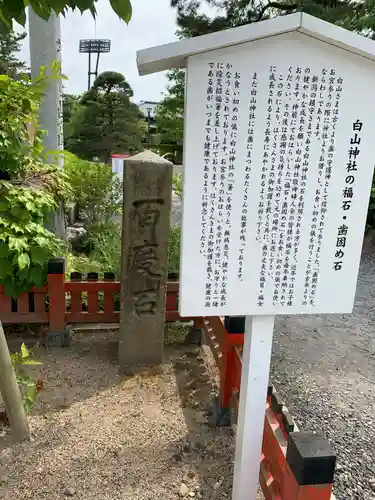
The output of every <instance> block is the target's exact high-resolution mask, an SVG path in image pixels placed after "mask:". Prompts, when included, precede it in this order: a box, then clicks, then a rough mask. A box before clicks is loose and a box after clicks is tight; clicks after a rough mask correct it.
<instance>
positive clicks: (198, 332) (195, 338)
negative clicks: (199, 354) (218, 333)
mask: <svg viewBox="0 0 375 500" xmlns="http://www.w3.org/2000/svg"><path fill="white" fill-rule="evenodd" d="M185 343H186V344H196V345H202V329H201V328H195V326H192V327H190V329H189V331H188V333H187V335H186V338H185Z"/></svg>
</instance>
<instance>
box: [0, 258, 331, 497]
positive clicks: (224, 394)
mask: <svg viewBox="0 0 375 500" xmlns="http://www.w3.org/2000/svg"><path fill="white" fill-rule="evenodd" d="M48 271H49V272H48V282H47V285H46V286H44V287H42V288H39V289H35V288H33V289H32V290H31V291H30V292H28V293H23V294H21V295H20V296H19V297H18V298H17V299H16V300H14V299H12V298H10V297H8V296H6V295H5V294H4V291H3V289H2V287H1V286H0V320H1V321H2V323H3V324H33V323H34V324H35V323H38V324H46V325H49V331H50V332H51V333H62V332H64V331H65V329H66V326H67V325H68V324H72V323H118V322H119V316H120V312H119V295H120V282H118V281H115V280H114V276H113V274H111V273H106V274H105V275H104V279H103V280H99V276H98V275H97V274H95V273H89V274H88V275H87V276H85V279H84V278H83V276H82V275H81V274H79V273H72V275H71V276H70V280H66V279H65V274H64V262H63V260H57V261H54V262H51V263H50V264H49V269H48ZM189 319H192V318H180V316H179V314H178V283H177V282H171V283H168V287H167V297H166V321H170V322H172V321H178V320H185V321H187V320H189ZM194 323H195V327H197V328H203V330H204V331H205V334H206V338H207V340H208V341H209V343H210V345H211V349H212V352H213V355H214V357H215V359H216V362H217V366H218V368H219V372H220V399H219V409H221V410H222V411H227V412H228V415H230V414H232V415H234V416H236V414H237V409H238V396H239V391H240V382H241V369H242V346H243V340H244V335H243V333H239V334H233V333H228V331H227V330H226V328H225V327H224V324H223V321H222V320H221V319H220V318H218V317H213V318H194ZM233 420H235V418H234V419H232V421H233ZM296 430H297V428H296V426H295V424H294V422H293V420H292V419H291V417H290V415H289V413H288V411H287V410H286V408H285V407H284V405H283V403H282V402H280V400H279V398H278V396H277V394H276V393H275V391H274V389H273V388H271V387H270V388H269V391H268V397H267V402H266V409H265V424H264V434H263V445H262V456H261V469H260V478H259V481H260V484H261V486H262V490H263V493H264V496H265V498H266V500H271V499H273V500H318V499H319V500H332V499H333V498H334V497H333V495H332V496H331V492H332V481H333V472H334V465H335V456H334V454H333V452H332V450H331V448H330V446H329V443H328V442H327V441H326V440H325V439H324V438H322V437H321V436H318V435H315V434H312V433H304V432H293V431H296Z"/></svg>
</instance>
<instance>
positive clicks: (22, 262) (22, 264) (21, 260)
mask: <svg viewBox="0 0 375 500" xmlns="http://www.w3.org/2000/svg"><path fill="white" fill-rule="evenodd" d="M17 261H18V266H19V268H20V269H21V270H22V269H25V268H27V267H30V257H29V255H28V254H27V253H21V254H20V255H19V256H18V259H17Z"/></svg>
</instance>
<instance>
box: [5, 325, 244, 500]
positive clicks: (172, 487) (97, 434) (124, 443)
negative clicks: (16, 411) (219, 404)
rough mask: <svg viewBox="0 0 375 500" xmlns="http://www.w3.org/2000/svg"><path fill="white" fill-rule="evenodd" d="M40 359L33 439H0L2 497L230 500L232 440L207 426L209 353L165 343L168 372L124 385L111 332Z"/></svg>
mask: <svg viewBox="0 0 375 500" xmlns="http://www.w3.org/2000/svg"><path fill="white" fill-rule="evenodd" d="M111 336H112V337H111ZM36 354H37V356H39V358H40V359H41V360H42V361H43V363H44V365H43V368H42V378H43V380H44V383H45V390H44V392H43V393H42V396H41V398H40V400H39V402H38V404H37V406H36V408H35V409H34V411H33V413H32V415H31V417H30V423H31V427H32V434H33V441H32V443H31V444H24V445H18V446H9V447H7V446H6V445H4V439H5V438H4V439H3V443H2V444H3V448H2V449H0V464H1V466H0V498H2V499H4V500H11V499H14V498H19V499H22V500H29V499H32V500H43V499H48V500H57V499H63V498H67V497H74V498H76V499H77V500H78V499H81V500H90V499H95V500H109V499H111V500H120V499H125V498H133V499H136V500H154V499H160V500H168V499H175V498H181V496H182V494H184V496H185V497H186V498H194V497H195V498H204V499H213V500H215V499H229V498H230V490H231V482H232V461H233V451H234V448H233V435H232V431H231V430H230V429H214V428H211V427H210V426H209V425H207V421H208V419H207V411H208V410H209V408H210V402H211V395H212V393H213V391H214V390H215V377H214V374H215V370H214V368H213V365H212V360H211V361H210V358H209V357H208V358H207V357H206V356H203V350H202V348H200V347H187V346H185V345H183V344H173V345H168V346H167V347H166V355H165V359H166V361H165V363H164V366H163V369H162V370H160V371H159V372H153V373H152V372H151V373H150V372H148V373H147V372H145V373H143V374H141V375H135V376H133V377H126V378H123V379H120V378H119V376H118V370H117V365H116V361H115V358H114V354H115V337H114V333H113V332H112V333H107V332H106V333H100V332H96V333H94V334H90V333H84V334H79V335H76V336H75V338H74V342H73V345H72V347H71V348H70V349H63V350H61V349H60V350H49V351H46V350H44V349H42V348H41V349H38V350H37V353H36ZM182 485H184V486H182Z"/></svg>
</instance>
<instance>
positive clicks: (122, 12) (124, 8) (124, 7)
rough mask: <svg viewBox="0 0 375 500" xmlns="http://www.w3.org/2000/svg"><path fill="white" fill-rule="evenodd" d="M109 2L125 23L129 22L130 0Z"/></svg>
mask: <svg viewBox="0 0 375 500" xmlns="http://www.w3.org/2000/svg"><path fill="white" fill-rule="evenodd" d="M110 3H111V6H112V9H113V10H114V11H115V12H116V14H117V15H118V16H119V17H120V18H121V19H123V20H124V21H125V22H126V23H129V21H130V19H131V17H132V5H131V3H130V0H110Z"/></svg>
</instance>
